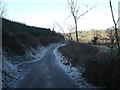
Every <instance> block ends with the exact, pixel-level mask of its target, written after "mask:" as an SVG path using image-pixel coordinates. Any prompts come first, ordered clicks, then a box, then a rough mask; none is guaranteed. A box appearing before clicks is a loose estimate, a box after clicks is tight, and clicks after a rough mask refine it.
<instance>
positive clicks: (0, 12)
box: [0, 0, 6, 18]
mask: <svg viewBox="0 0 120 90" xmlns="http://www.w3.org/2000/svg"><path fill="white" fill-rule="evenodd" d="M5 7H6V5H3V2H2V0H0V18H2V17H4V16H5Z"/></svg>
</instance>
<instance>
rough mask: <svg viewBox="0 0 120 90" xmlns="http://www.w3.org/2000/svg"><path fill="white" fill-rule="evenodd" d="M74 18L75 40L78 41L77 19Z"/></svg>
mask: <svg viewBox="0 0 120 90" xmlns="http://www.w3.org/2000/svg"><path fill="white" fill-rule="evenodd" d="M74 19H75V33H76V41H77V42H78V31H77V20H76V18H74Z"/></svg>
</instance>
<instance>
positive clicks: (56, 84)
mask: <svg viewBox="0 0 120 90" xmlns="http://www.w3.org/2000/svg"><path fill="white" fill-rule="evenodd" d="M57 46H58V44H56V45H53V46H52V47H51V48H50V49H49V50H48V51H47V53H46V54H45V56H44V57H43V58H42V59H41V60H40V61H37V62H32V63H27V64H24V65H23V67H25V68H30V69H31V70H30V71H29V73H27V75H26V76H25V77H24V78H23V79H22V80H21V81H20V82H19V83H18V85H17V88H75V85H74V83H73V82H72V80H71V79H70V78H69V77H68V75H67V74H66V73H65V72H64V70H63V69H61V67H60V66H59V64H58V62H57V60H56V58H55V55H54V49H55V48H56V47H57Z"/></svg>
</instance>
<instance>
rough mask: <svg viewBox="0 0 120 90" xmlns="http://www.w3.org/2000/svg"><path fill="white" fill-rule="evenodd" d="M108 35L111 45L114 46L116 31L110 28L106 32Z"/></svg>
mask: <svg viewBox="0 0 120 90" xmlns="http://www.w3.org/2000/svg"><path fill="white" fill-rule="evenodd" d="M106 35H107V37H108V38H109V39H110V45H111V46H113V44H114V40H115V31H114V28H108V29H107V30H106Z"/></svg>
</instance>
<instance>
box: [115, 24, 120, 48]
mask: <svg viewBox="0 0 120 90" xmlns="http://www.w3.org/2000/svg"><path fill="white" fill-rule="evenodd" d="M115 35H116V42H117V46H118V48H119V47H120V46H119V38H118V31H117V26H116V25H115Z"/></svg>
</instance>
